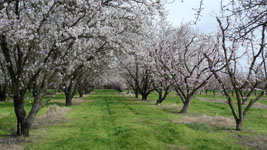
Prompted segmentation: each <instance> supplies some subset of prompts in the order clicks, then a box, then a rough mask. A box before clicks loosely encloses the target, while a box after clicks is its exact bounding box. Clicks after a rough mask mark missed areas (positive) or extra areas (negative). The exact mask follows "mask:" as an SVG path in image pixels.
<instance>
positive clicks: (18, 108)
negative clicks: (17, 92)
mask: <svg viewBox="0 0 267 150" xmlns="http://www.w3.org/2000/svg"><path fill="white" fill-rule="evenodd" d="M14 110H15V114H16V118H17V132H16V134H17V135H18V136H20V135H24V133H25V132H22V131H24V130H23V128H24V124H25V118H26V111H25V109H24V100H23V99H20V98H19V96H14Z"/></svg>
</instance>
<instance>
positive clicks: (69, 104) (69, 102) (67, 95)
mask: <svg viewBox="0 0 267 150" xmlns="http://www.w3.org/2000/svg"><path fill="white" fill-rule="evenodd" d="M64 93H65V97H66V104H65V105H66V106H71V105H72V102H71V101H72V97H71V93H70V92H64Z"/></svg>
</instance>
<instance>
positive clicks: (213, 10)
mask: <svg viewBox="0 0 267 150" xmlns="http://www.w3.org/2000/svg"><path fill="white" fill-rule="evenodd" d="M199 1H200V0H184V2H181V0H176V1H175V2H174V3H171V4H168V5H167V7H166V9H167V10H168V11H169V15H168V20H169V21H170V22H171V23H172V25H174V26H179V25H180V24H181V22H184V23H185V22H189V21H193V20H194V18H195V16H194V14H195V11H194V10H193V9H192V8H198V7H199ZM203 4H204V5H203V8H204V10H203V11H202V12H201V14H202V17H201V20H200V21H199V22H198V24H197V25H196V26H197V28H198V29H199V30H200V31H202V32H206V33H208V32H214V31H216V29H217V22H216V18H215V16H216V14H218V13H219V11H220V0H204V2H203Z"/></svg>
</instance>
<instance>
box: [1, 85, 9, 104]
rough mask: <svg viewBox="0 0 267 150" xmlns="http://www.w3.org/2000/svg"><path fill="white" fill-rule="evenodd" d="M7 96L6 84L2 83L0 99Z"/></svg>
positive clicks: (3, 99) (4, 98) (2, 99)
mask: <svg viewBox="0 0 267 150" xmlns="http://www.w3.org/2000/svg"><path fill="white" fill-rule="evenodd" d="M6 96H7V88H6V85H0V101H5V100H6Z"/></svg>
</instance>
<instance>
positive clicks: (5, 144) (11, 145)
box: [0, 135, 25, 150]
mask: <svg viewBox="0 0 267 150" xmlns="http://www.w3.org/2000/svg"><path fill="white" fill-rule="evenodd" d="M7 136H8V137H7V138H4V139H1V140H0V149H1V150H24V147H23V146H21V145H20V143H22V142H23V141H24V139H25V138H24V137H15V136H13V135H7Z"/></svg>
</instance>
